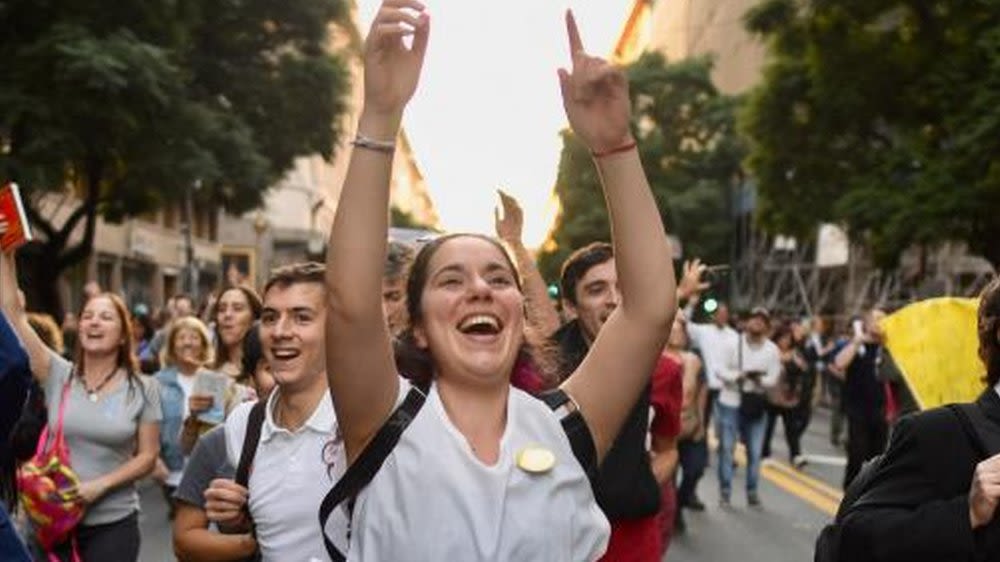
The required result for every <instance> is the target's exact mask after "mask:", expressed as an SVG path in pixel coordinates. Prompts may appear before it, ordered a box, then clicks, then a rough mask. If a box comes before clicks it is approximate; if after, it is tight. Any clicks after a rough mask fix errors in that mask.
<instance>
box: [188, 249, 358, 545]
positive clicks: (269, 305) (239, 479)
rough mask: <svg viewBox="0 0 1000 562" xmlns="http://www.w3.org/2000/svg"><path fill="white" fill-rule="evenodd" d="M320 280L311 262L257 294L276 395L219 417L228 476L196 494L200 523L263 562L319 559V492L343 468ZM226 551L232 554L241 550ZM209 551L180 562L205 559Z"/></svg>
mask: <svg viewBox="0 0 1000 562" xmlns="http://www.w3.org/2000/svg"><path fill="white" fill-rule="evenodd" d="M323 271H324V268H323V266H322V265H321V264H318V263H301V264H293V265H288V266H285V267H282V268H279V269H277V270H275V271H274V272H273V273H272V274H271V278H270V279H269V280H268V281H267V283H266V284H265V285H264V291H263V296H264V301H263V309H262V313H261V320H260V341H261V348H262V349H263V352H264V356H265V357H266V358H267V361H268V363H269V364H270V367H271V375H272V376H273V377H274V380H275V382H276V383H277V386H276V388H275V389H274V391H273V392H272V393H271V395H270V397H267V398H263V397H262V399H261V400H260V401H258V402H256V403H249V402H248V403H244V404H241V405H239V406H237V407H236V409H234V410H233V412H232V413H231V414H230V415H229V417H228V419H227V420H226V423H225V443H226V451H227V457H228V461H229V464H230V465H231V466H233V467H236V472H235V476H234V477H233V478H218V479H215V480H213V481H212V483H211V485H210V487H209V489H208V490H206V491H205V503H204V511H205V515H206V516H207V518H208V520H209V521H213V522H215V523H217V524H218V525H219V526H220V527H222V528H223V529H224V530H226V531H228V532H231V533H235V534H245V533H252V534H253V535H255V537H256V542H257V546H259V549H260V550H259V554H260V557H261V559H262V560H264V561H265V562H267V561H284V560H316V559H318V560H325V559H326V552H325V549H324V546H323V542H322V539H321V533H320V529H319V526H318V525H317V524H316V513H317V511H318V510H319V506H320V500H321V499H322V492H321V490H324V489H328V488H329V487H331V486H333V484H334V483H335V482H336V481H337V477H338V476H339V475H340V474H342V473H343V468H344V467H343V463H342V462H339V463H338V462H337V459H340V458H342V457H343V455H342V454H341V453H338V450H339V447H341V442H340V441H339V440H338V439H337V437H336V436H337V418H336V417H335V415H334V410H333V403H332V401H331V397H330V393H329V391H328V390H327V378H326V372H325V369H326V360H325V346H324V326H325V324H324V319H325V317H326V306H325V302H326V299H325V297H326V292H325V288H324V286H323V281H324V276H323ZM376 287H377V285H376ZM216 439H217V437H216ZM330 464H332V466H328V465H330ZM244 538H245V537H244ZM211 542H216V543H217V542H219V541H211ZM233 542H235V543H236V544H235V548H236V552H237V553H239V549H240V547H241V546H247V545H248V544H249V541H246V540H239V539H233ZM202 544H203V546H204V547H205V548H214V547H212V546H211V545H209V544H208V543H207V542H206V543H202ZM251 546H252V545H251ZM185 548H187V549H188V550H189V551H198V549H199V546H198V545H197V544H196V545H194V546H192V545H191V544H190V543H188V544H186V546H185ZM215 552H217V551H214V550H213V551H212V552H211V553H209V552H189V555H190V554H194V556H192V557H194V558H198V559H210V558H212V556H209V554H214V553H215ZM214 556H218V554H214Z"/></svg>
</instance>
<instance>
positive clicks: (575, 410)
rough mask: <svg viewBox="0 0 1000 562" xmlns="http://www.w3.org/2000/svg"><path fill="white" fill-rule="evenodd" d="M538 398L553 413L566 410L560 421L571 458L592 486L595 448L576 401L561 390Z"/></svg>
mask: <svg viewBox="0 0 1000 562" xmlns="http://www.w3.org/2000/svg"><path fill="white" fill-rule="evenodd" d="M540 398H541V399H542V401H543V402H545V404H546V405H547V406H548V407H549V408H550V409H551V410H552V411H553V412H559V410H560V408H565V409H567V410H568V413H566V414H565V415H564V416H563V417H562V419H561V420H560V421H561V422H562V427H563V431H565V432H566V437H568V438H569V445H570V447H571V448H572V449H573V456H575V457H576V460H577V462H579V463H580V466H581V467H583V471H584V472H585V473H586V474H587V478H588V479H589V480H590V482H591V484H593V483H594V482H595V481H596V479H597V447H596V446H595V445H594V436H593V435H592V434H591V433H590V428H589V427H587V421H586V420H585V419H583V414H582V413H580V408H579V407H578V406H577V405H576V401H574V400H573V399H572V398H571V397H570V396H569V395H568V394H566V392H565V391H564V390H563V389H561V388H557V389H555V390H552V391H550V392H546V393H545V394H542V395H541V396H540ZM570 404H572V406H570Z"/></svg>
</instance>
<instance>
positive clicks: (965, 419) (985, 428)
mask: <svg viewBox="0 0 1000 562" xmlns="http://www.w3.org/2000/svg"><path fill="white" fill-rule="evenodd" d="M948 409H949V410H951V411H952V413H954V414H955V417H957V418H958V421H959V423H961V424H962V429H964V430H965V433H966V435H967V436H968V437H969V440H970V441H971V442H972V443H973V445H975V447H976V454H978V455H979V458H980V459H986V458H989V457H991V456H993V455H996V454H997V453H1000V433H997V431H996V430H993V431H991V430H990V427H992V426H993V422H992V421H990V420H989V418H987V417H986V415H985V414H983V411H982V410H981V409H980V408H979V405H978V404H976V403H971V404H950V405H949V406H948Z"/></svg>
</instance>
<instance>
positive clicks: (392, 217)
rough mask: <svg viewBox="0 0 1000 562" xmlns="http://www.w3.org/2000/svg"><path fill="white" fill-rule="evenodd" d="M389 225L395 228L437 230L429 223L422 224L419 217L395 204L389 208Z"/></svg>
mask: <svg viewBox="0 0 1000 562" xmlns="http://www.w3.org/2000/svg"><path fill="white" fill-rule="evenodd" d="M389 226H392V227H395V228H413V229H416V230H429V231H431V232H436V231H437V228H435V227H434V226H432V225H429V224H424V223H423V222H422V221H421V220H420V219H418V218H417V217H415V216H414V215H413V213H410V212H407V211H404V210H402V209H400V208H399V207H397V206H395V205H393V206H392V207H390V208H389Z"/></svg>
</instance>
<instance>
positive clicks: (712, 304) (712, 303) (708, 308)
mask: <svg viewBox="0 0 1000 562" xmlns="http://www.w3.org/2000/svg"><path fill="white" fill-rule="evenodd" d="M701 307H702V309H704V311H705V313H706V314H709V315H711V314H714V313H715V311H716V310H719V301H717V300H715V299H714V298H712V297H709V298H707V299H705V302H703V303H702V305H701Z"/></svg>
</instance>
